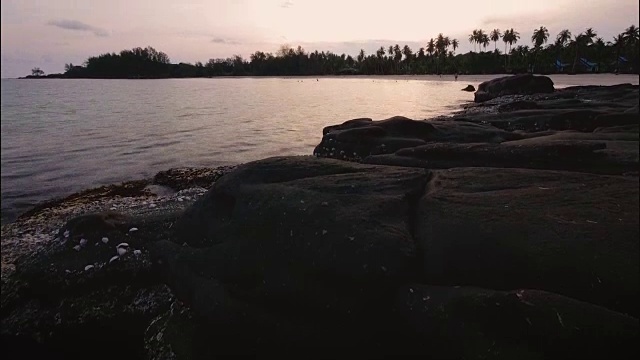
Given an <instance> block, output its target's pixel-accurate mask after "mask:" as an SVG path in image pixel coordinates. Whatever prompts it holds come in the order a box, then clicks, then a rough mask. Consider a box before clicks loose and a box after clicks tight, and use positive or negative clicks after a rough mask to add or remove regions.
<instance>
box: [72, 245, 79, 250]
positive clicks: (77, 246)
mask: <svg viewBox="0 0 640 360" xmlns="http://www.w3.org/2000/svg"><path fill="white" fill-rule="evenodd" d="M80 249H81V247H80V245H76V246H74V247H73V250H75V251H80Z"/></svg>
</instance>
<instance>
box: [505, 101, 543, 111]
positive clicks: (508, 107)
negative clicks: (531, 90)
mask: <svg viewBox="0 0 640 360" xmlns="http://www.w3.org/2000/svg"><path fill="white" fill-rule="evenodd" d="M537 108H538V103H536V102H535V101H526V100H520V101H512V102H509V103H506V104H502V105H500V106H498V112H507V111H514V110H530V109H537Z"/></svg>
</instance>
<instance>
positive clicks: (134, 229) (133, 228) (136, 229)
mask: <svg viewBox="0 0 640 360" xmlns="http://www.w3.org/2000/svg"><path fill="white" fill-rule="evenodd" d="M134 231H138V228H137V227H132V228H131V229H129V232H134Z"/></svg>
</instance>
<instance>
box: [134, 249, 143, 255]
mask: <svg viewBox="0 0 640 360" xmlns="http://www.w3.org/2000/svg"><path fill="white" fill-rule="evenodd" d="M140 254H142V251H140V250H133V255H135V256H139V255H140Z"/></svg>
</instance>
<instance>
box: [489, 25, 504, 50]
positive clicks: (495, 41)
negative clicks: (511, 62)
mask: <svg viewBox="0 0 640 360" xmlns="http://www.w3.org/2000/svg"><path fill="white" fill-rule="evenodd" d="M501 36H502V33H500V29H493V30H492V31H491V35H490V36H489V38H490V39H491V41H493V50H494V51H496V50H498V40H500V37H501Z"/></svg>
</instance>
